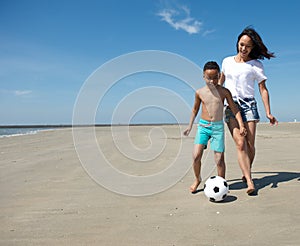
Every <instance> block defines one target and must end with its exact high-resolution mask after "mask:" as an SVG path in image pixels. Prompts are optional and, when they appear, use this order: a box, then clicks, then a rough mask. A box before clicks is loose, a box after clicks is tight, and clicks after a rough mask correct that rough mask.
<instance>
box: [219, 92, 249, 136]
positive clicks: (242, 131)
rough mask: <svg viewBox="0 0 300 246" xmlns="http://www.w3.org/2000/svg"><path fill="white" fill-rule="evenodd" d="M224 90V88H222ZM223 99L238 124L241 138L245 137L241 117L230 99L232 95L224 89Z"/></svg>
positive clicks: (245, 132)
mask: <svg viewBox="0 0 300 246" xmlns="http://www.w3.org/2000/svg"><path fill="white" fill-rule="evenodd" d="M224 89H225V88H224ZM225 91H226V92H225V98H226V100H227V103H228V106H229V108H230V109H231V111H232V113H233V114H234V116H235V118H236V120H237V122H238V124H239V127H240V134H241V135H242V136H246V135H247V129H246V128H245V125H244V122H243V119H242V115H241V113H240V111H239V109H238V108H237V106H236V105H235V103H234V101H233V99H232V95H231V93H230V91H229V90H227V89H225Z"/></svg>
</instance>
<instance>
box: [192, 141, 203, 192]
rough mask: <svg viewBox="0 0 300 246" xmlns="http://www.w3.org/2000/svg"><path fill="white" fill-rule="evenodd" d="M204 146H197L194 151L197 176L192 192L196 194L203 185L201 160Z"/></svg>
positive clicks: (194, 167) (194, 165)
mask: <svg viewBox="0 0 300 246" xmlns="http://www.w3.org/2000/svg"><path fill="white" fill-rule="evenodd" d="M203 150H204V145H202V144H195V145H194V151H193V169H194V174H195V181H194V183H193V184H192V185H191V187H190V191H191V192H192V193H193V192H196V191H197V188H198V186H199V184H200V183H201V176H200V172H201V159H202V155H203Z"/></svg>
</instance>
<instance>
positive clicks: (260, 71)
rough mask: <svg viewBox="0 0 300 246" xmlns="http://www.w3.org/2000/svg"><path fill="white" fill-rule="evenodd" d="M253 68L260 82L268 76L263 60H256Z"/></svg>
mask: <svg viewBox="0 0 300 246" xmlns="http://www.w3.org/2000/svg"><path fill="white" fill-rule="evenodd" d="M253 68H254V71H255V75H256V80H257V83H258V84H259V83H261V82H262V81H264V80H266V79H267V76H266V75H265V70H264V65H263V64H262V62H260V61H257V60H256V62H255V64H254V66H253Z"/></svg>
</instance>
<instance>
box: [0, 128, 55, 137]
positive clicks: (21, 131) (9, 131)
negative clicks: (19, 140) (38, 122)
mask: <svg viewBox="0 0 300 246" xmlns="http://www.w3.org/2000/svg"><path fill="white" fill-rule="evenodd" d="M42 130H50V128H40V127H0V138H3V137H13V136H20V135H28V134H36V133H38V132H39V131H42Z"/></svg>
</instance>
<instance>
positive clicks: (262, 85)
mask: <svg viewBox="0 0 300 246" xmlns="http://www.w3.org/2000/svg"><path fill="white" fill-rule="evenodd" d="M258 87H259V92H260V95H261V98H262V101H263V104H264V107H265V111H266V116H267V118H268V119H269V121H270V124H271V125H274V124H276V125H277V124H278V121H277V120H276V118H275V117H274V116H273V115H272V114H271V107H270V96H269V91H268V89H267V86H266V80H263V81H262V82H260V83H259V84H258Z"/></svg>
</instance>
